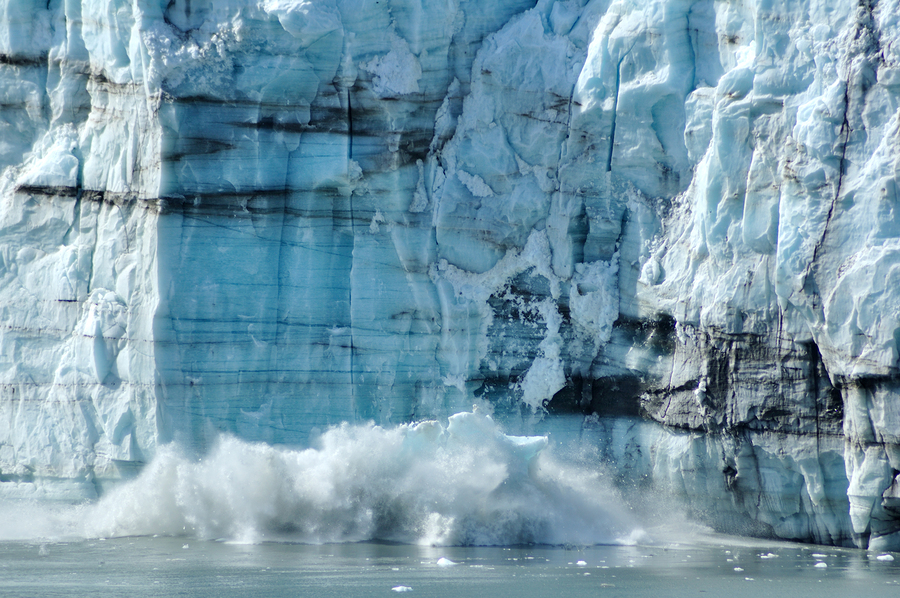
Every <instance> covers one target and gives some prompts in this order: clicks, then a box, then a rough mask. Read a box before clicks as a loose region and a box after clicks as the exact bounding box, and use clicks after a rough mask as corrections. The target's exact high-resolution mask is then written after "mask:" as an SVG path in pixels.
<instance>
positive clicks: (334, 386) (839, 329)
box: [0, 0, 900, 548]
mask: <svg viewBox="0 0 900 598" xmlns="http://www.w3.org/2000/svg"><path fill="white" fill-rule="evenodd" d="M898 4H900V3H898V1H897V0H883V1H880V2H875V1H868V0H867V1H861V2H859V3H853V2H846V1H840V0H830V1H817V2H812V1H809V0H805V1H798V2H791V3H775V2H750V1H744V0H736V1H730V2H725V1H715V0H696V1H686V0H685V1H679V0H657V1H654V0H643V1H616V2H611V1H608V0H567V1H554V0H539V1H538V2H537V5H536V6H535V5H534V3H530V2H527V1H526V0H502V1H501V0H498V1H495V2H478V1H475V0H472V1H468V0H454V1H451V2H433V1H430V0H423V1H419V2H410V1H407V0H383V1H381V2H370V1H364V0H346V1H345V0H259V1H256V2H253V1H246V0H133V1H132V0H128V1H126V0H93V1H90V0H82V1H81V2H78V1H74V2H61V1H58V0H51V1H50V2H46V1H44V0H0V78H2V84H0V94H2V98H0V104H2V106H3V108H2V111H0V167H2V174H0V278H2V280H0V313H2V318H0V323H2V330H0V492H2V493H4V494H5V495H7V496H10V495H12V496H28V495H44V496H56V497H69V498H78V497H85V496H91V495H93V494H94V493H95V492H96V491H97V490H98V489H102V487H103V485H104V484H105V483H106V482H107V481H109V480H113V479H116V478H119V477H127V476H129V475H130V474H131V472H132V471H133V470H134V469H135V468H137V467H139V466H140V464H141V463H142V462H144V461H146V460H147V459H149V458H150V457H151V456H152V455H153V454H154V453H155V452H156V450H157V446H158V445H159V444H160V443H162V442H166V441H168V440H172V439H177V440H180V441H181V442H182V444H184V445H196V446H198V447H203V446H204V445H205V444H206V443H207V442H209V441H210V440H211V439H212V438H213V437H214V436H215V434H216V433H217V432H218V431H219V430H227V431H230V432H233V433H235V434H238V435H239V436H242V437H244V438H248V439H254V440H264V441H269V442H302V441H304V439H305V438H306V437H307V435H308V434H309V433H310V432H311V431H313V430H314V429H315V428H320V427H322V426H325V425H328V424H332V423H337V422H341V421H348V420H350V421H352V420H360V419H373V420H375V421H377V422H381V423H389V422H404V421H409V420H411V419H415V418H423V417H433V416H445V415H448V414H450V413H453V412H455V411H459V410H461V408H465V407H468V406H469V405H470V404H471V402H472V400H473V398H476V397H477V398H479V400H482V401H484V402H487V403H490V404H492V405H493V406H494V408H495V409H496V410H498V412H507V413H511V412H516V411H517V410H520V412H521V413H524V414H525V415H527V414H530V413H540V412H542V411H543V410H544V409H548V410H550V411H557V412H559V411H574V412H577V413H588V414H591V415H590V416H589V417H588V418H587V419H586V420H585V426H586V429H587V428H592V427H597V426H599V427H601V428H603V429H604V430H606V432H607V435H606V436H605V438H607V439H608V441H609V444H608V449H609V454H610V455H611V456H614V457H616V458H617V459H618V460H619V462H620V463H621V464H623V470H628V471H632V472H634V473H635V474H638V475H648V476H650V477H651V478H652V479H655V480H657V481H659V482H666V483H668V484H669V485H670V486H672V487H674V488H676V489H677V490H678V491H680V492H681V493H682V494H683V495H684V496H685V498H686V499H687V500H688V501H690V502H691V504H693V505H694V506H696V507H697V508H698V509H699V510H703V511H706V512H708V513H713V514H718V515H719V516H721V517H722V518H725V519H728V520H732V521H734V520H738V521H743V522H744V523H745V524H746V525H747V526H750V528H752V529H755V530H757V531H759V530H769V531H773V532H774V533H776V534H778V535H780V536H783V537H789V538H802V539H813V540H817V541H820V542H832V543H838V544H847V543H851V542H855V543H856V544H858V545H860V546H870V547H873V548H878V547H880V548H887V547H900V477H898V471H900V438H898V436H900V398H898V393H900V382H898V381H900V376H898V342H900V297H898V294H900V284H898V283H900V268H898V264H900V222H898V215H897V214H896V213H895V212H896V211H895V205H896V204H897V202H898V186H897V178H898V167H900V166H898V160H900V158H898V156H900V152H898V143H900V113H898V100H900V16H898V15H900V6H898ZM597 414H599V415H638V414H641V415H643V416H645V418H647V419H650V420H655V421H656V422H658V423H660V424H662V425H663V426H662V427H653V426H651V427H647V426H644V425H641V426H634V425H631V424H630V423H629V422H630V421H631V420H626V419H606V418H601V419H597V418H596V415H597ZM754 526H755V527H754Z"/></svg>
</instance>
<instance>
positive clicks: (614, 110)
mask: <svg viewBox="0 0 900 598" xmlns="http://www.w3.org/2000/svg"><path fill="white" fill-rule="evenodd" d="M636 45H637V41H635V42H634V43H633V44H631V47H630V48H628V51H626V52H625V54H623V55H622V58H620V59H619V62H617V63H616V93H615V96H614V97H613V106H612V124H611V125H610V128H609V154H608V155H607V157H606V172H612V159H613V150H614V148H615V147H616V118H617V116H618V113H619V87H620V86H621V83H622V63H623V62H625V59H626V58H628V55H629V54H631V51H632V50H634V47H635V46H636Z"/></svg>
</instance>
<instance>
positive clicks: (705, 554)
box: [0, 537, 900, 598]
mask: <svg viewBox="0 0 900 598" xmlns="http://www.w3.org/2000/svg"><path fill="white" fill-rule="evenodd" d="M878 556H880V555H878V554H876V553H866V552H864V551H858V550H846V549H835V548H826V547H821V546H805V545H794V544H784V543H764V542H754V541H748V542H745V541H742V540H740V539H735V538H713V539H710V540H709V541H707V542H704V543H699V544H693V545H689V544H669V545H665V546H594V547H587V548H570V549H566V548H561V547H515V548H499V547H490V548H484V547H423V546H409V545H392V544H375V543H360V544H331V545H323V546H310V545H301V544H285V543H264V544H249V545H248V544H244V545H242V544H228V543H224V542H204V541H197V540H186V539H179V538H162V537H160V538H146V537H141V538H122V539H111V540H106V541H102V540H86V541H79V542H62V543H44V544H42V543H35V542H4V543H0V595H3V596H67V597H78V596H129V597H131V596H135V597H138V596H192V597H202V596H216V597H221V596H254V597H256V596H273V597H274V596H278V597H281V596H318V597H323V598H328V597H335V598H337V597H342V598H344V597H353V596H385V597H390V596H398V595H403V596H409V597H412V598H414V597H415V596H437V597H444V596H446V597H451V596H452V597H459V596H491V597H498V598H499V597H504V596H509V597H515V598H531V597H538V596H541V597H544V596H565V597H567V598H568V597H578V596H591V597H594V598H596V597H598V596H665V597H667V598H668V597H678V596H701V595H707V596H728V597H740V596H754V597H756V596H766V597H767V598H770V597H778V596H786V597H787V596H790V597H792V598H797V597H799V596H816V598H829V597H832V596H834V597H837V596H840V597H842V598H848V597H855V596H865V597H866V598H875V597H879V596H886V597H887V596H891V597H897V596H900V555H893V556H892V557H891V558H894V557H896V560H888V557H885V556H882V559H880V560H879V559H878V558H877V557H878ZM451 563H455V564H451ZM818 563H825V565H827V566H824V567H823V566H822V565H819V566H816V565H817V564H818ZM401 586H402V587H405V588H410V589H409V590H406V591H398V590H401Z"/></svg>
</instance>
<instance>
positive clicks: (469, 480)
mask: <svg viewBox="0 0 900 598" xmlns="http://www.w3.org/2000/svg"><path fill="white" fill-rule="evenodd" d="M16 509H17V512H18V513H19V515H21V517H17V518H14V519H21V520H22V521H26V520H27V521H28V523H27V524H25V523H23V524H21V525H15V524H7V525H6V526H5V528H4V529H2V530H0V538H37V537H46V538H59V537H73V536H74V537H115V536H139V535H157V534H158V535H175V536H181V535H184V536H190V537H196V538H201V539H224V540H229V541H237V542H260V541H270V540H278V541H295V542H308V543H326V542H358V541H367V540H381V541H394V542H402V543H410V544H413V543H415V544H433V545H515V544H531V543H535V544H570V545H592V544H627V543H632V542H634V541H635V539H636V538H639V537H640V536H641V534H642V532H641V530H640V526H639V525H638V523H637V522H636V521H635V520H634V519H633V517H632V516H631V513H630V511H629V510H628V509H627V508H626V507H624V506H623V503H622V501H621V499H620V498H619V497H617V495H616V493H615V491H614V490H613V488H612V487H611V485H610V483H609V482H608V481H607V480H606V479H605V478H604V477H603V475H602V473H601V472H600V470H599V469H598V468H596V467H586V466H582V465H572V464H571V463H570V462H566V461H564V460H562V459H558V458H556V457H554V455H553V450H551V449H549V448H548V440H547V438H546V437H545V436H509V435H506V434H504V433H503V432H502V431H501V430H500V428H499V426H498V425H497V424H496V423H495V422H494V421H493V419H492V418H491V417H490V416H488V415H485V414H482V413H479V412H478V411H475V412H472V413H459V414H456V415H454V416H452V417H450V418H449V420H448V423H447V424H446V425H443V424H441V423H439V422H436V421H428V422H423V423H418V424H407V425H401V426H397V427H395V428H390V429H388V428H383V427H380V426H375V425H373V424H361V425H350V424H344V425H341V426H339V427H334V428H331V429H329V430H328V431H326V432H325V433H324V434H322V436H321V437H320V438H319V439H318V441H317V442H316V443H315V446H313V447H312V448H308V449H303V450H298V449H291V448H285V447H276V446H270V445H266V444H259V443H248V442H244V441H242V440H239V439H237V438H234V437H230V436H222V437H221V438H220V439H219V440H218V442H217V443H216V445H215V446H214V447H213V449H212V450H211V451H210V452H209V453H208V454H207V455H205V456H204V457H203V458H201V459H197V458H188V457H186V456H185V455H184V454H183V453H182V452H180V451H179V449H178V447H177V446H176V445H170V446H167V447H164V448H163V449H161V450H160V451H159V453H158V454H157V456H156V458H155V459H154V460H153V461H152V462H151V463H150V464H148V466H147V467H146V469H145V470H144V471H143V472H142V473H141V475H140V476H139V477H137V478H136V479H134V480H133V481H131V482H128V483H125V484H123V485H121V486H118V487H116V488H115V489H114V490H112V491H111V492H109V493H107V494H105V495H104V496H103V497H102V498H101V499H100V500H99V501H97V502H95V503H91V504H85V505H81V506H77V507H58V508H56V509H55V510H54V509H51V508H49V507H47V506H41V507H37V506H34V507H32V506H28V505H23V504H20V505H18V506H17V507H16Z"/></svg>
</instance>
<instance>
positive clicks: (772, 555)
mask: <svg viewBox="0 0 900 598" xmlns="http://www.w3.org/2000/svg"><path fill="white" fill-rule="evenodd" d="M759 558H761V559H777V558H778V555H777V554H775V553H772V552H770V553H768V554H761V555H759Z"/></svg>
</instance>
